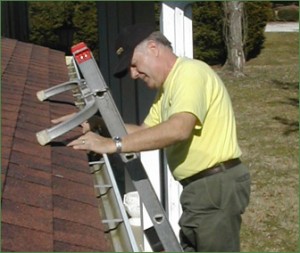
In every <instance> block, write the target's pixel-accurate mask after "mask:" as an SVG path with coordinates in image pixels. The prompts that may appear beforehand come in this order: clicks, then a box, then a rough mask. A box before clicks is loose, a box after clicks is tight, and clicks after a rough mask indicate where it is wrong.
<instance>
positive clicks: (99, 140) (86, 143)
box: [67, 132, 116, 154]
mask: <svg viewBox="0 0 300 253" xmlns="http://www.w3.org/2000/svg"><path fill="white" fill-rule="evenodd" d="M67 146H69V147H73V148H74V149H77V150H87V151H93V152H95V153H98V154H111V153H114V152H116V146H115V143H114V141H113V140H112V139H111V138H105V137H102V136H100V135H98V134H96V133H93V132H88V133H86V134H84V135H82V136H80V137H79V138H78V139H76V140H74V141H72V142H70V143H69V144H68V145H67Z"/></svg>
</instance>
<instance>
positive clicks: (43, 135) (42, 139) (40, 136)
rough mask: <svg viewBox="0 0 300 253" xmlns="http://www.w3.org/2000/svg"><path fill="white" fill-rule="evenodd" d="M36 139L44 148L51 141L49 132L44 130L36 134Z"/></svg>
mask: <svg viewBox="0 0 300 253" xmlns="http://www.w3.org/2000/svg"><path fill="white" fill-rule="evenodd" d="M36 138H37V140H38V142H39V144H40V145H42V146H44V145H46V144H47V143H48V142H50V141H51V140H50V138H49V135H48V132H47V130H42V131H40V132H38V133H36Z"/></svg>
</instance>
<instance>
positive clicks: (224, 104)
mask: <svg viewBox="0 0 300 253" xmlns="http://www.w3.org/2000/svg"><path fill="white" fill-rule="evenodd" d="M180 112H189V113H192V114H193V115H195V116H196V117H197V119H198V123H197V125H196V126H195V128H194V131H193V134H192V136H191V137H190V138H189V139H188V140H186V141H183V142H180V143H177V144H175V145H173V146H170V147H168V148H166V155H167V159H168V164H169V167H170V169H171V171H172V173H173V175H174V177H175V179H177V180H181V179H184V178H186V177H189V176H191V175H193V174H195V173H197V172H199V171H201V170H204V169H206V168H209V167H211V166H213V165H215V164H216V163H218V162H222V161H226V160H229V159H232V158H236V157H239V156H240V155H241V151H240V148H239V146H238V143H237V135H236V124H235V118H234V112H233V109H232V105H231V101H230V98H229V95H228V93H227V90H226V88H225V86H224V84H223V82H222V81H221V79H220V78H219V76H218V75H217V74H216V73H215V72H214V71H213V70H212V69H211V68H210V67H209V66H208V65H207V64H206V63H204V62H202V61H198V60H191V59H188V58H180V57H179V58H178V59H177V61H176V63H175V65H174V66H173V68H172V70H171V72H170V73H169V75H168V77H167V79H166V80H165V82H164V84H163V86H162V88H161V90H160V91H159V92H158V94H157V96H156V99H155V102H154V104H153V105H152V107H151V108H150V111H149V114H148V116H147V117H146V119H145V121H144V123H145V124H146V125H147V126H149V127H152V126H155V125H157V124H159V123H161V122H163V121H166V120H168V119H169V117H170V116H171V115H173V114H175V113H180Z"/></svg>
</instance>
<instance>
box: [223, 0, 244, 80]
mask: <svg viewBox="0 0 300 253" xmlns="http://www.w3.org/2000/svg"><path fill="white" fill-rule="evenodd" d="M223 9H224V16H225V18H224V28H225V29H224V31H225V32H224V35H225V43H226V48H227V61H226V63H225V66H224V67H225V68H226V69H229V70H231V71H232V72H233V75H234V76H236V77H240V76H244V65H245V55H244V46H243V44H244V38H243V31H245V30H246V26H247V24H246V25H243V24H245V23H244V3H243V2H241V1H225V2H223Z"/></svg>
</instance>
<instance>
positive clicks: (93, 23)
mask: <svg viewBox="0 0 300 253" xmlns="http://www.w3.org/2000/svg"><path fill="white" fill-rule="evenodd" d="M29 25H30V37H29V39H30V42H32V43H35V44H38V45H42V46H46V47H50V48H53V49H58V50H62V51H65V52H66V53H67V54H70V47H71V46H72V45H73V44H76V43H78V42H81V41H84V42H85V43H86V44H87V45H88V46H89V47H90V48H91V50H92V51H93V54H94V55H95V58H97V57H96V56H97V55H98V49H97V48H98V24H97V8H96V2H87V1H57V2H29Z"/></svg>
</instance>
